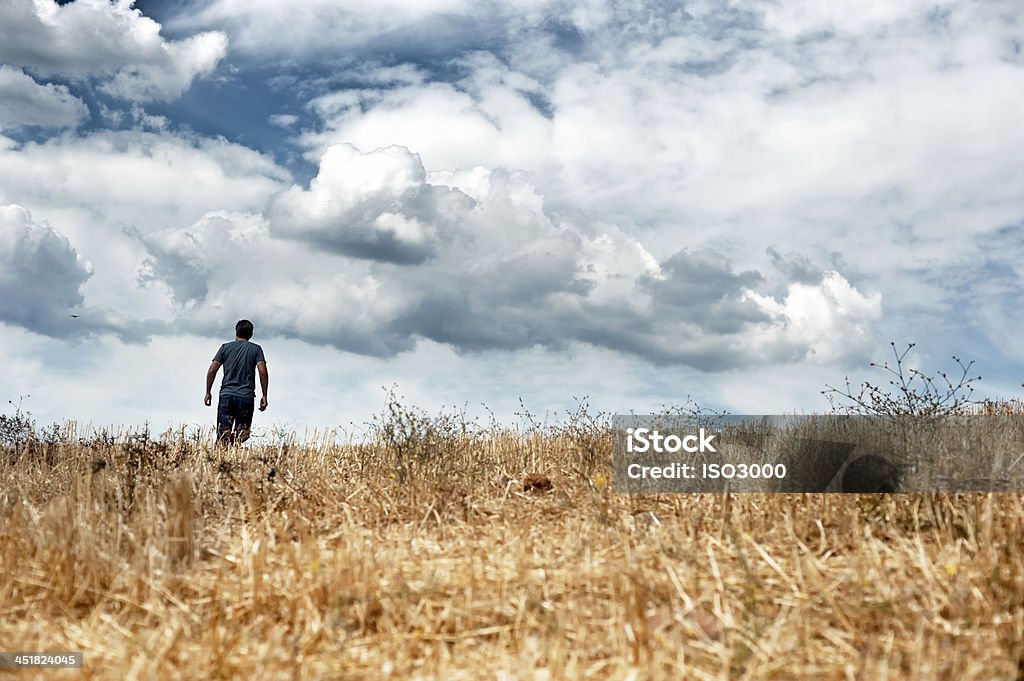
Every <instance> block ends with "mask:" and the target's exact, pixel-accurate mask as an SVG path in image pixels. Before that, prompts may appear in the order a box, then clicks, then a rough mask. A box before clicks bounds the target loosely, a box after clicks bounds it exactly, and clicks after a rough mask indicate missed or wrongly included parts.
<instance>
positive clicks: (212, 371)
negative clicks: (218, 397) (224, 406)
mask: <svg viewBox="0 0 1024 681" xmlns="http://www.w3.org/2000/svg"><path fill="white" fill-rule="evenodd" d="M218 369H220V362H218V361H217V360H213V361H212V362H210V368H209V369H207V370H206V396H205V397H204V398H203V404H205V405H206V406H207V407H209V406H210V405H211V404H213V395H211V394H210V391H212V390H213V379H214V378H216V377H217V370H218ZM264 392H266V390H264Z"/></svg>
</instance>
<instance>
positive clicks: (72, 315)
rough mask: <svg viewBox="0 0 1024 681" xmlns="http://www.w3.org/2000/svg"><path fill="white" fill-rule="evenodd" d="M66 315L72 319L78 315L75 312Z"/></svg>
mask: <svg viewBox="0 0 1024 681" xmlns="http://www.w3.org/2000/svg"><path fill="white" fill-rule="evenodd" d="M68 316H69V317H71V318H72V319H78V315H76V314H69V315H68Z"/></svg>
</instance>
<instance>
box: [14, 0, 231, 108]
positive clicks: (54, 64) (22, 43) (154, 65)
mask: <svg viewBox="0 0 1024 681" xmlns="http://www.w3.org/2000/svg"><path fill="white" fill-rule="evenodd" d="M160 28H161V27H160V24H158V23H156V22H155V21H153V20H152V19H149V18H147V17H144V16H143V15H142V13H141V12H140V11H139V10H137V9H133V8H132V2H131V0H116V1H114V2H111V1H109V0H76V2H71V3H65V4H63V5H58V4H57V3H55V2H37V1H35V0H11V1H10V2H5V3H2V4H0V62H4V63H7V64H12V65H14V66H20V67H24V68H26V69H28V70H29V71H30V72H31V73H33V74H40V75H44V76H52V75H59V76H66V77H69V78H72V79H97V80H98V81H99V83H100V86H99V87H100V89H101V90H102V91H103V92H105V93H107V94H109V95H112V96H114V97H119V98H121V99H127V100H130V101H136V102H146V101H166V100H171V99H175V98H177V97H178V96H179V95H181V93H182V92H184V91H185V90H186V89H187V88H188V87H189V86H190V85H191V83H192V81H193V80H195V79H196V78H199V77H202V76H205V75H207V74H209V73H210V72H211V71H212V70H213V69H214V68H215V67H216V66H217V64H218V63H219V62H220V60H221V59H222V58H223V57H224V55H225V54H226V52H227V36H226V35H224V34H223V33H220V32H206V33H200V34H197V35H193V36H190V37H188V38H184V39H182V40H165V39H164V38H163V37H161V35H160Z"/></svg>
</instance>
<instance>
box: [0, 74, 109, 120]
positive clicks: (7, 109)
mask: <svg viewBox="0 0 1024 681" xmlns="http://www.w3.org/2000/svg"><path fill="white" fill-rule="evenodd" d="M88 115H89V109H88V107H87V106H86V105H85V102H83V101H82V100H81V99H79V98H78V97H75V96H74V95H73V94H71V92H70V91H69V90H68V88H67V87H66V86H64V85H54V84H46V85H41V84H39V83H37V82H36V81H34V80H33V79H32V77H31V76H29V75H27V74H26V73H25V72H24V71H22V70H20V69H16V68H13V67H10V66H5V65H0V128H3V127H14V126H40V127H51V128H64V127H74V126H76V125H78V124H79V123H81V122H82V121H83V120H84V119H85V118H86V117H88Z"/></svg>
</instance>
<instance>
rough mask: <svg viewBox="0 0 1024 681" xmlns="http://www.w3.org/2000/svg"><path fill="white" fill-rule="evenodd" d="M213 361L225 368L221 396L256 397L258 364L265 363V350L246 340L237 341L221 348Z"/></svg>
mask: <svg viewBox="0 0 1024 681" xmlns="http://www.w3.org/2000/svg"><path fill="white" fill-rule="evenodd" d="M213 361H215V362H220V364H222V365H223V367H224V378H223V379H222V380H221V384H220V394H221V395H231V396H234V397H243V398H248V399H254V398H255V397H256V363H257V362H265V361H266V359H264V357H263V348H261V347H260V346H259V345H257V344H256V343H252V342H250V341H246V340H235V341H232V342H230V343H225V344H224V345H222V346H220V350H218V351H217V354H216V356H214V358H213Z"/></svg>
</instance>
